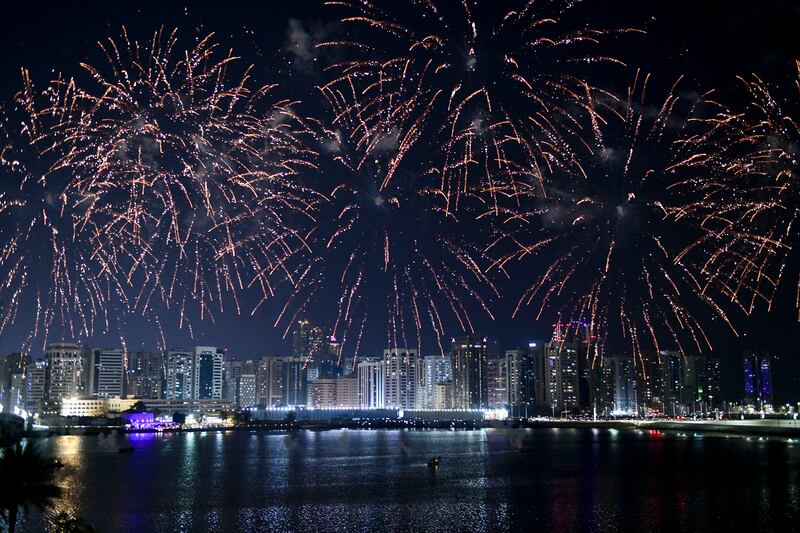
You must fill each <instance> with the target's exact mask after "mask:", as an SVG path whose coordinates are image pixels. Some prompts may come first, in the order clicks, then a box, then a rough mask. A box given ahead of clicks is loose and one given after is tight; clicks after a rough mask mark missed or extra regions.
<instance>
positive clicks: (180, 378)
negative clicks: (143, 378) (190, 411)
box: [164, 349, 195, 400]
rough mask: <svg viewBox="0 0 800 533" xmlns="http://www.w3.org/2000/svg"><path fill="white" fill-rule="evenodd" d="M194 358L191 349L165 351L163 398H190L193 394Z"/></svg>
mask: <svg viewBox="0 0 800 533" xmlns="http://www.w3.org/2000/svg"><path fill="white" fill-rule="evenodd" d="M194 359H195V354H194V351H193V350H179V349H175V350H169V351H168V352H167V356H166V364H165V366H166V386H165V387H164V389H165V390H164V396H165V399H167V400H191V399H192V395H193V394H194Z"/></svg>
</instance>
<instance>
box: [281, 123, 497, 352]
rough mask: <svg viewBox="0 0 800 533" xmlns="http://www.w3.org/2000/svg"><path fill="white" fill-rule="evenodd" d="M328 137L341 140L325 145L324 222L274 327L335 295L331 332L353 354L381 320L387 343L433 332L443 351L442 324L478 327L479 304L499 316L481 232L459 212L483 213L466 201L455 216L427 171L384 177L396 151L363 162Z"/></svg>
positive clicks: (320, 207)
mask: <svg viewBox="0 0 800 533" xmlns="http://www.w3.org/2000/svg"><path fill="white" fill-rule="evenodd" d="M322 137H323V138H327V139H335V141H333V142H332V143H329V144H328V150H327V151H329V152H330V153H331V154H332V155H333V163H331V164H330V165H329V166H328V167H326V168H325V169H324V172H323V175H324V176H326V177H327V179H328V180H329V181H328V182H327V183H328V184H329V185H328V186H327V187H328V188H325V186H324V185H323V190H329V191H330V193H329V194H327V198H326V200H325V201H323V202H319V203H318V204H317V205H315V217H316V219H317V220H318V221H319V224H318V225H317V226H316V227H315V228H314V229H313V231H312V232H311V233H310V234H309V235H307V236H306V237H305V241H306V242H308V243H309V246H310V247H311V248H312V249H313V250H314V255H313V258H312V259H311V261H309V262H306V263H302V266H301V267H299V268H298V269H297V271H296V274H295V275H294V278H295V279H297V280H299V282H298V283H297V284H296V285H295V290H294V291H293V293H292V295H291V297H290V299H289V301H288V302H287V305H286V306H285V307H284V311H283V313H282V314H281V316H279V318H278V320H277V322H276V325H277V324H278V323H280V322H281V321H282V320H286V319H288V325H289V326H291V324H292V323H294V318H295V317H296V316H298V314H300V313H303V312H306V311H308V310H309V308H310V307H312V306H313V305H314V304H315V303H316V302H318V301H320V300H325V299H328V300H335V301H337V302H338V305H337V309H338V312H337V314H336V317H335V318H334V319H333V328H332V331H331V335H333V336H335V337H336V338H338V339H340V340H341V341H342V347H343V348H344V347H348V349H349V350H350V351H351V352H352V353H354V354H355V355H356V356H357V355H359V352H360V345H361V340H362V337H363V335H364V332H365V329H366V328H368V327H374V325H377V324H379V323H380V322H381V321H382V320H383V324H384V325H385V327H386V342H387V344H386V345H387V346H417V348H418V349H421V343H422V338H423V334H424V333H425V332H430V333H432V334H433V335H434V338H435V341H436V343H437V344H438V346H439V350H440V351H441V352H444V346H443V344H442V339H443V338H444V337H445V336H446V335H445V330H452V327H453V326H454V325H455V324H457V325H458V327H459V328H460V329H461V330H462V331H470V332H471V331H473V330H474V327H473V318H472V314H473V313H474V312H475V310H478V309H479V310H481V312H485V313H486V314H487V315H488V316H489V317H491V316H492V315H491V311H490V308H489V303H488V300H486V298H487V296H486V295H487V294H488V295H489V296H488V298H493V297H494V296H496V295H497V291H496V290H495V288H494V286H493V284H492V283H491V281H490V280H489V279H488V278H487V277H486V276H485V275H484V273H483V269H482V267H483V266H484V265H485V264H487V261H486V258H485V255H484V254H483V253H482V249H481V246H480V245H479V244H478V243H479V242H480V237H479V235H478V234H477V233H478V232H479V231H480V230H479V229H478V228H477V227H476V225H474V224H473V225H469V224H465V223H463V222H464V220H463V219H460V218H459V217H467V220H470V221H473V222H474V216H475V214H476V213H477V212H478V211H477V210H473V209H470V208H469V207H468V205H469V204H470V202H467V201H465V202H463V205H462V206H461V209H460V211H459V213H458V214H456V213H453V212H452V211H448V210H447V209H446V208H445V207H444V202H443V201H442V195H441V191H440V190H439V189H438V188H435V187H432V188H429V187H426V186H425V185H424V184H425V182H426V179H425V177H424V176H418V175H415V174H412V173H407V172H401V173H399V174H397V175H395V176H394V177H393V178H392V179H391V180H389V181H386V180H385V175H386V172H388V171H389V170H388V168H389V167H390V166H391V159H392V157H393V154H394V152H393V151H392V150H391V149H389V150H386V151H385V152H382V153H376V154H374V156H373V158H372V159H370V160H367V161H363V160H358V158H357V157H354V158H351V157H349V155H350V154H352V152H351V151H350V148H349V146H348V145H347V144H346V143H341V142H340V140H341V139H339V138H337V136H336V134H335V133H334V132H331V131H327V132H326V133H325V134H324V135H323V136H322ZM334 146H335V148H334V149H331V148H332V147H334ZM477 204H478V205H482V204H481V203H480V202H477ZM467 227H469V228H470V230H471V231H473V232H474V233H472V234H471V235H467V234H466V228H467ZM289 309H293V315H292V312H290V311H289ZM287 332H288V328H287Z"/></svg>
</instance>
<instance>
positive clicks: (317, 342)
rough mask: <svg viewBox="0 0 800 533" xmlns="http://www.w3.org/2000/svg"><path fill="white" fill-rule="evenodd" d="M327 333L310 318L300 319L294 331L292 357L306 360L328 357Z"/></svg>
mask: <svg viewBox="0 0 800 533" xmlns="http://www.w3.org/2000/svg"><path fill="white" fill-rule="evenodd" d="M326 348H327V346H326V342H325V335H324V334H323V331H322V328H320V327H319V326H315V325H313V324H311V323H310V322H309V321H308V320H298V321H297V323H296V324H295V328H294V332H292V357H299V358H302V359H303V360H304V361H308V360H309V359H310V360H318V359H323V358H327V355H328V354H327V353H326Z"/></svg>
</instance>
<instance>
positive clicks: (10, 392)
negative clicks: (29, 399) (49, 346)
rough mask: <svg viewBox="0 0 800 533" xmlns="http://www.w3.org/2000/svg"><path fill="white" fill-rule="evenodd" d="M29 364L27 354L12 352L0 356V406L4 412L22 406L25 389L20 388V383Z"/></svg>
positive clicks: (12, 410) (11, 411)
mask: <svg viewBox="0 0 800 533" xmlns="http://www.w3.org/2000/svg"><path fill="white" fill-rule="evenodd" d="M29 365H30V356H29V355H23V354H21V353H12V354H9V355H7V356H6V357H0V406H2V409H3V410H5V411H6V412H10V413H13V412H14V410H15V407H16V408H18V409H19V408H24V403H25V391H24V390H20V383H21V382H24V381H25V379H24V378H25V373H26V371H27V368H28V366H29ZM20 376H21V377H22V379H21V381H20Z"/></svg>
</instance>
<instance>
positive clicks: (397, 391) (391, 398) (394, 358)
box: [383, 348, 420, 409]
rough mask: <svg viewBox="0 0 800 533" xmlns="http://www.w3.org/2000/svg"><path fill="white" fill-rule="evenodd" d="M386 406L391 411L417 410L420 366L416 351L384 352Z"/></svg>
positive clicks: (402, 349) (399, 349) (397, 349)
mask: <svg viewBox="0 0 800 533" xmlns="http://www.w3.org/2000/svg"><path fill="white" fill-rule="evenodd" d="M383 362H384V367H383V371H384V375H385V380H384V405H385V406H386V407H388V408H391V409H415V408H416V406H417V384H418V383H419V381H420V379H419V374H418V373H419V372H420V365H419V361H418V355H417V351H416V350H412V349H408V348H390V349H386V350H384V351H383Z"/></svg>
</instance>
